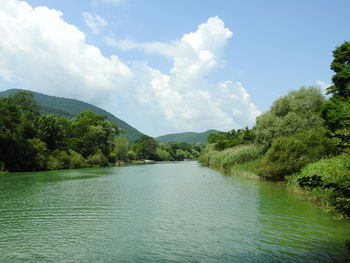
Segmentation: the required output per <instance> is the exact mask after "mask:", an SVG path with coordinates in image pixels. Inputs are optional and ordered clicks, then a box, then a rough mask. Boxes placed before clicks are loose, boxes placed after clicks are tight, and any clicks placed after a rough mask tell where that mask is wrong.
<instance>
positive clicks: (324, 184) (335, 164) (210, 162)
mask: <svg viewBox="0 0 350 263" xmlns="http://www.w3.org/2000/svg"><path fill="white" fill-rule="evenodd" d="M199 162H200V163H201V164H202V165H204V166H208V167H210V168H215V169H219V170H221V171H224V172H225V173H228V174H235V175H240V176H244V177H251V178H259V179H262V180H269V181H276V182H284V183H286V184H287V185H288V187H289V188H290V189H291V190H292V191H293V192H295V193H296V194H298V195H300V196H302V197H303V198H305V199H309V200H312V201H314V202H316V203H317V204H319V205H321V206H322V207H324V208H326V209H327V210H329V211H332V212H333V213H335V214H336V215H337V216H341V217H344V218H349V217H350V180H349V174H350V155H349V153H343V154H341V155H338V156H334V157H331V158H324V159H321V160H318V161H316V162H313V163H310V164H308V165H306V166H305V167H304V168H303V169H301V171H300V172H298V173H294V174H292V175H289V176H278V178H284V180H273V178H271V177H266V176H264V175H263V172H262V171H264V170H265V169H266V168H265V167H264V163H263V154H262V153H261V152H260V151H259V148H258V147H257V146H256V145H253V144H251V145H241V146H238V147H234V148H230V149H226V150H223V151H207V152H205V153H204V154H202V155H201V156H200V158H199Z"/></svg>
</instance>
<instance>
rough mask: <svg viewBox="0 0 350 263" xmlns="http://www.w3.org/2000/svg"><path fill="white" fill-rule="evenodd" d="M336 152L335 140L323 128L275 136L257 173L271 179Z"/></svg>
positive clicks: (280, 177) (293, 171)
mask: <svg viewBox="0 0 350 263" xmlns="http://www.w3.org/2000/svg"><path fill="white" fill-rule="evenodd" d="M335 152H336V142H335V141H334V140H332V139H330V138H328V137H326V130H325V129H324V128H317V129H313V130H308V131H305V132H300V133H298V134H295V135H292V136H289V137H278V138H276V139H275V140H274V141H273V143H272V146H271V148H270V149H269V150H268V151H267V153H266V154H265V155H264V157H263V158H262V161H261V168H260V169H259V174H261V175H262V176H264V177H267V178H269V179H272V180H282V179H284V177H285V176H286V175H290V174H293V173H295V172H298V171H300V169H301V168H303V167H304V166H305V165H307V164H309V163H312V162H315V161H317V160H319V159H320V158H323V157H326V156H328V155H330V154H333V153H335Z"/></svg>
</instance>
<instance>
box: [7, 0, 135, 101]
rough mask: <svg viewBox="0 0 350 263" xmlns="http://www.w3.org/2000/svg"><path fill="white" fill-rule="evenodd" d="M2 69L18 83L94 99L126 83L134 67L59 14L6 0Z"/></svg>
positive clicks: (43, 90)
mask: <svg viewBox="0 0 350 263" xmlns="http://www.w3.org/2000/svg"><path fill="white" fill-rule="evenodd" d="M0 20H1V22H0V35H1V38H2V40H1V41H0V61H1V64H0V68H1V70H0V72H1V73H0V74H1V77H2V78H3V80H4V81H9V80H10V78H11V80H12V81H13V82H15V83H17V85H18V86H19V87H22V88H26V89H33V90H37V91H42V92H47V93H50V94H56V95H59V94H64V95H66V96H72V97H75V98H79V99H84V100H96V96H97V97H102V94H101V93H103V92H109V91H112V90H113V91H115V90H117V89H120V88H121V87H124V86H125V82H126V81H127V80H128V79H130V78H132V72H131V71H130V69H129V68H128V66H127V65H126V64H124V63H123V62H122V61H121V60H120V59H119V58H118V57H117V56H111V57H110V58H107V57H105V56H103V55H102V53H101V51H100V50H99V49H98V48H97V47H95V46H93V45H89V44H87V43H86V39H85V35H84V34H83V33H82V32H81V31H79V30H78V28H76V27H75V26H73V25H70V24H67V23H66V22H65V21H63V19H62V13H61V12H59V11H56V10H52V9H48V8H46V7H37V8H34V9H33V8H32V7H31V6H30V5H28V4H27V3H26V2H19V1H13V0H10V1H6V2H5V4H4V5H3V8H2V9H1V10H0Z"/></svg>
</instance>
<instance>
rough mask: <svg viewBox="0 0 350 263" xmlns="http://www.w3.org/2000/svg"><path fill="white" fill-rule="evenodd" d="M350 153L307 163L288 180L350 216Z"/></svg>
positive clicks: (316, 198)
mask: <svg viewBox="0 0 350 263" xmlns="http://www.w3.org/2000/svg"><path fill="white" fill-rule="evenodd" d="M349 175H350V154H349V153H343V154H341V155H339V156H336V157H332V158H328V159H322V160H319V161H317V162H315V163H312V164H309V165H307V166H306V167H305V168H303V169H302V170H301V172H300V173H298V174H294V175H292V176H290V177H288V182H289V183H290V184H292V185H294V186H296V187H300V188H303V189H305V190H306V191H308V192H309V193H310V194H311V196H312V197H313V198H314V199H315V200H317V201H320V202H322V203H324V204H326V205H327V206H329V207H332V208H334V209H335V210H337V211H338V212H340V213H341V214H343V215H345V216H348V217H350V176H349Z"/></svg>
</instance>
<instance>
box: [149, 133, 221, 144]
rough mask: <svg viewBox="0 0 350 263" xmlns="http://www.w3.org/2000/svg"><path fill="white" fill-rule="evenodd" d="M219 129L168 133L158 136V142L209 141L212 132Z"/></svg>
mask: <svg viewBox="0 0 350 263" xmlns="http://www.w3.org/2000/svg"><path fill="white" fill-rule="evenodd" d="M217 132H219V131H217V130H209V131H206V132H200V133H198V132H182V133H174V134H167V135H163V136H159V137H156V138H155V139H156V141H157V142H187V143H197V142H203V143H207V142H208V141H207V139H208V136H209V135H210V134H212V133H217Z"/></svg>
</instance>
